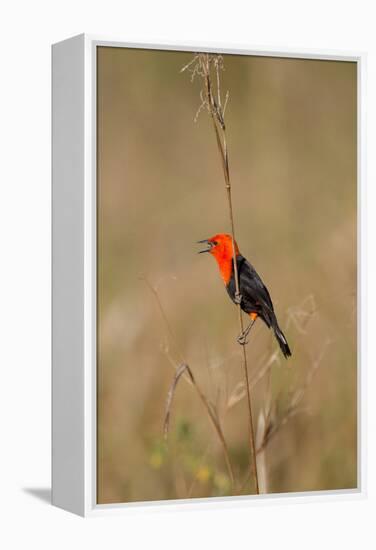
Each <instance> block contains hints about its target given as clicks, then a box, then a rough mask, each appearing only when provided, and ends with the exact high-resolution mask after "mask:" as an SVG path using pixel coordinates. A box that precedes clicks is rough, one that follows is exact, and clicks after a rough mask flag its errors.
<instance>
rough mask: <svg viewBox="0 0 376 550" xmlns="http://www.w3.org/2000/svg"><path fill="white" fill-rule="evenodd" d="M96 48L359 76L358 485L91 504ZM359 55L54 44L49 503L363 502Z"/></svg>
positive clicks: (85, 509) (99, 509) (91, 40)
mask: <svg viewBox="0 0 376 550" xmlns="http://www.w3.org/2000/svg"><path fill="white" fill-rule="evenodd" d="M98 46H111V47H119V48H145V49H159V50H171V49H173V50H179V51H202V52H218V53H232V54H238V55H257V56H278V57H292V58H304V59H325V60H340V61H351V62H355V63H356V64H357V75H358V283H357V284H358V288H357V297H358V305H359V308H358V487H357V489H352V490H338V491H318V492H314V493H295V494H294V493H289V494H288V495H287V494H286V495H285V494H284V495H276V494H274V495H260V496H257V497H254V496H247V497H224V498H206V499H195V500H194V501H192V500H176V501H160V502H143V503H124V504H113V505H110V504H106V505H103V504H100V505H98V504H97V499H96V265H97V257H96V211H97V210H96V209H97V205H96V51H97V47H98ZM365 64H366V56H365V54H364V53H351V54H344V53H342V52H322V51H295V50H284V51H276V50H268V49H265V48H263V49H262V50H261V49H257V48H252V47H251V46H249V45H245V46H244V47H239V46H237V47H236V48H234V47H232V46H231V45H228V44H204V43H200V44H197V43H170V44H145V43H144V44H132V43H126V42H123V41H121V40H119V41H116V40H113V39H104V38H100V37H96V36H89V35H84V34H82V35H79V36H76V37H73V38H70V39H68V40H65V41H63V42H59V43H57V44H54V45H53V47H52V190H53V191H52V217H53V220H52V240H53V251H52V302H53V307H52V502H53V504H54V505H56V506H58V507H61V508H63V509H65V510H68V511H70V512H73V513H76V514H79V515H81V516H92V515H98V514H112V513H115V512H117V513H118V512H119V510H121V511H123V512H128V513H129V512H131V511H132V512H134V511H136V510H142V509H143V508H144V507H146V506H147V507H148V508H152V509H160V507H161V506H163V507H166V506H167V507H169V508H171V509H172V508H173V509H188V508H192V507H193V508H195V509H196V508H197V507H198V506H200V507H211V508H212V507H234V506H250V505H261V504H262V505H265V504H267V503H268V502H270V500H271V499H272V500H273V503H291V502H292V501H317V500H327V499H330V500H333V499H343V498H346V499H349V498H351V499H354V498H363V497H364V496H365V494H366V462H365V461H366V459H365V457H366V451H365V446H366V431H365V410H366V403H365V397H366V392H365V383H366V382H365V381H366V372H365V365H366V360H365V350H366V346H365V319H366V301H365V289H366V281H365V271H366V270H365V257H364V250H365V240H364V239H365V231H364V228H365V147H364V139H365V112H364V104H365V102H364V93H365V92H364V80H365Z"/></svg>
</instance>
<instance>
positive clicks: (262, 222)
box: [98, 48, 357, 503]
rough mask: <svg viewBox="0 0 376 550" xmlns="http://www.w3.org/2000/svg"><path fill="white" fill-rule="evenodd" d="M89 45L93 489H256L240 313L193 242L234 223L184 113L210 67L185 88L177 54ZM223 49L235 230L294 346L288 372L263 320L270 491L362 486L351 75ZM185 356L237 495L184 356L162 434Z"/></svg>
mask: <svg viewBox="0 0 376 550" xmlns="http://www.w3.org/2000/svg"><path fill="white" fill-rule="evenodd" d="M98 59H99V64H98V106H99V113H98V124H99V125H98V145H99V148H98V159H99V167H98V168H99V169H98V175H99V179H98V216H99V217H98V247H99V250H98V268H99V272H98V322H99V325H98V501H99V502H103V503H105V502H126V501H141V500H162V499H169V498H174V499H175V498H188V497H193V498H194V497H208V496H219V495H229V494H234V493H236V494H249V493H250V492H253V491H254V482H253V476H252V474H251V471H250V468H249V462H250V460H249V459H250V453H249V444H248V442H249V438H248V437H247V429H248V427H247V418H248V414H247V397H246V384H245V381H244V376H241V374H242V372H241V371H240V372H239V367H240V366H241V364H242V350H241V349H240V348H239V346H238V345H237V343H236V335H237V333H238V328H237V310H236V308H234V306H233V305H232V304H231V303H230V301H229V300H228V299H227V298H226V297H225V296H224V295H223V287H222V284H221V281H220V279H219V277H218V275H217V274H216V273H215V270H214V266H210V265H208V263H210V261H209V262H204V261H201V257H198V256H196V255H195V252H196V247H195V245H194V242H195V241H197V240H199V239H202V238H203V237H205V236H208V234H210V231H212V230H213V228H215V229H216V231H217V230H218V231H219V232H222V231H223V232H229V231H228V222H226V220H227V216H226V215H225V208H224V207H225V205H226V202H225V200H226V199H225V196H224V195H225V188H224V186H223V169H222V164H221V163H220V162H218V146H217V144H216V139H213V127H212V122H210V118H209V117H208V116H207V111H206V109H205V105H202V107H201V110H200V113H199V116H198V118H197V121H196V124H194V123H193V117H194V115H195V113H196V111H197V106H198V102H201V100H200V99H199V100H198V97H199V94H200V90H201V88H202V77H201V76H199V75H197V76H198V77H199V78H196V77H195V80H194V84H193V85H192V86H190V85H187V78H186V76H185V75H179V70H180V68H181V67H182V66H183V65H184V63H185V64H187V63H189V61H191V59H192V56H191V55H189V54H186V53H181V52H152V51H141V50H122V49H108V48H106V49H99V53H98ZM224 61H225V71H224V72H222V73H221V75H220V78H221V82H220V83H221V85H222V88H223V89H224V90H227V89H229V90H230V91H231V97H230V99H231V101H230V100H228V101H227V105H226V110H225V109H224V106H225V103H226V94H225V93H221V103H222V106H223V111H225V116H226V126H228V130H227V134H228V135H227V138H228V146H229V149H230V153H231V177H232V180H233V202H234V211H235V214H236V232H237V240H238V242H239V244H240V245H241V248H242V250H243V252H244V253H245V255H246V256H247V257H248V258H249V259H250V260H251V261H252V263H253V264H254V265H255V266H256V267H257V269H258V271H259V272H260V274H261V275H262V277H263V279H264V280H265V282H266V284H267V286H268V288H269V289H270V290H271V293H272V297H273V301H274V305H275V308H276V311H277V314H278V318H279V320H280V324H281V327H282V328H283V330H284V332H285V333H286V336H287V338H288V340H289V343H290V342H291V347H292V350H293V357H292V359H291V361H292V368H285V362H284V360H283V358H282V356H281V355H280V352H279V351H278V350H277V349H276V345H275V342H274V341H273V339H272V337H271V335H270V334H269V332H268V331H267V330H266V329H265V327H263V325H262V324H261V323H256V324H255V326H254V328H253V329H252V333H253V334H252V339H251V344H250V345H249V346H248V348H247V352H248V360H249V365H248V367H249V386H250V389H251V395H252V410H253V413H254V420H255V422H254V424H255V426H254V427H255V431H256V447H257V449H258V453H257V465H258V474H259V484H260V492H268V493H273V492H278V493H280V492H289V491H294V492H297V491H312V490H330V489H339V488H347V487H354V486H355V485H356V468H357V464H356V185H355V184H356V70H355V69H353V68H352V66H351V64H343V63H337V62H333V63H332V62H330V63H329V62H317V61H308V60H292V59H291V60H283V59H268V58H256V57H254V58H251V57H239V56H225V57H224ZM187 70H189V69H187ZM213 74H214V73H213ZM214 86H215V87H216V78H215V79H214ZM202 97H203V98H205V95H204V94H202ZM224 222H225V223H224ZM140 273H145V276H146V277H147V279H148V280H149V281H151V282H152V284H153V287H155V288H156V290H157V294H158V297H159V300H160V302H161V303H162V304H163V310H164V312H165V317H166V320H167V323H168V324H169V325H170V329H171V328H172V329H173V337H172V336H171V334H170V333H169V330H168V329H167V328H166V323H165V322H164V321H162V322H161V319H162V317H161V312H160V311H159V310H158V308H157V313H156V309H155V305H156V304H157V299H156V297H155V296H154V295H153V298H152V299H151V295H150V292H148V291H146V289H145V283H144V282H142V281H139V278H138V277H139V274H140ZM203 282H205V284H203ZM328 341H330V344H329V343H327V342H328ZM183 364H186V365H189V367H190V370H191V373H192V375H193V377H194V380H195V381H196V383H197V385H198V387H199V389H200V390H201V392H202V394H203V395H204V396H205V398H206V400H207V402H208V403H210V406H211V409H212V410H213V411H214V412H215V414H216V417H217V419H218V421H219V425H220V428H221V431H222V433H223V436H224V439H225V442H226V444H227V449H228V455H229V459H230V462H231V466H232V470H233V476H234V479H235V490H233V487H232V484H231V479H230V474H229V470H228V467H227V466H226V459H225V455H224V449H223V445H222V443H221V440H220V438H219V436H218V433H217V431H216V429H215V426H214V424H213V422H212V420H211V419H210V416H209V415H208V412H207V409H206V407H205V406H204V404H203V403H202V401H201V400H200V398H199V395H198V392H197V390H196V389H195V387H194V386H193V384H192V382H191V379H190V376H189V374H188V372H187V371H186V370H184V373H183V374H182V375H181V377H180V379H179V382H178V384H177V388H176V392H175V394H174V397H173V404H172V407H171V409H170V423H169V424H170V425H169V432H168V445H166V442H165V440H164V437H163V418H164V413H165V404H166V395H167V394H168V392H169V388H170V387H171V382H172V378H173V376H174V375H175V373H176V369H177V368H179V366H180V365H183ZM315 365H318V366H317V368H314V366H315ZM171 369H173V371H171ZM171 372H173V373H174V374H173V376H171ZM292 405H293V406H292ZM294 409H295V412H294Z"/></svg>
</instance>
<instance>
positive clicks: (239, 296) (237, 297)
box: [234, 292, 242, 305]
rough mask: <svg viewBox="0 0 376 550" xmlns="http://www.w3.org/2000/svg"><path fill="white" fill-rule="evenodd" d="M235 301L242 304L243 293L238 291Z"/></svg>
mask: <svg viewBox="0 0 376 550" xmlns="http://www.w3.org/2000/svg"><path fill="white" fill-rule="evenodd" d="M234 301H235V304H237V305H239V304H241V302H242V295H241V294H240V292H237V293H236V294H235V298H234Z"/></svg>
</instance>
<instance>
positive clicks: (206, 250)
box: [197, 239, 213, 254]
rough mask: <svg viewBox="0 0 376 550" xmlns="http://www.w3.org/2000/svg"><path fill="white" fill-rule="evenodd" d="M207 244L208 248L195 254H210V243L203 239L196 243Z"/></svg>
mask: <svg viewBox="0 0 376 550" xmlns="http://www.w3.org/2000/svg"><path fill="white" fill-rule="evenodd" d="M203 243H205V244H207V245H208V248H205V249H204V250H200V251H199V252H198V253H197V254H203V253H204V252H210V250H211V248H212V246H213V245H212V243H211V242H209V241H208V239H203V240H202V241H197V244H203Z"/></svg>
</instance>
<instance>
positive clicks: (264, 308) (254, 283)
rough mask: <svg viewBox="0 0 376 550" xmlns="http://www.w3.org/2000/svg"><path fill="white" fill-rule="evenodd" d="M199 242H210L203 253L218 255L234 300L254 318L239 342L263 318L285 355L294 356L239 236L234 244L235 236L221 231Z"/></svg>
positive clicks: (244, 342)
mask: <svg viewBox="0 0 376 550" xmlns="http://www.w3.org/2000/svg"><path fill="white" fill-rule="evenodd" d="M198 243H199V244H202V243H205V244H206V245H207V248H205V249H204V250H200V251H199V254H202V253H205V252H208V253H209V254H211V255H212V256H214V258H215V259H216V261H217V264H218V268H219V272H220V275H221V277H222V280H223V282H224V284H225V286H226V289H227V292H228V294H229V296H230V298H231V300H232V301H233V302H234V303H235V304H240V307H241V309H242V310H243V311H244V312H245V313H246V314H248V315H249V316H250V318H251V321H250V323H249V325H248V326H247V327H246V328H245V329H244V330H243V332H242V333H241V334H240V335H239V336H238V342H239V344H241V345H245V344H247V343H248V342H247V336H248V334H249V332H250V330H251V328H252V326H253V324H254V323H255V321H256V319H258V318H260V319H262V321H263V322H264V323H265V324H266V326H267V327H268V328H269V329H272V330H273V332H274V335H275V337H276V340H277V342H278V344H279V346H280V348H281V351H282V353H283V355H284V356H285V358H286V359H287V358H288V357H290V356H291V350H290V347H289V345H288V343H287V340H286V337H285V335H284V334H283V332H282V330H281V329H280V327H279V324H278V321H277V317H276V314H275V312H274V307H273V302H272V299H271V297H270V294H269V291H268V289H267V288H266V286H265V285H264V283H263V281H262V279H261V277H260V276H259V275H258V273H257V271H256V270H255V268H254V267H253V265H252V264H251V263H250V262H249V261H248V260H246V258H244V256H242V255H241V253H240V251H239V247H238V245H237V243H236V241H235V240H234V244H233V239H232V236H231V235H228V234H226V233H218V234H217V235H214V237H210V238H209V239H203V240H201V241H198ZM234 250H235V255H236V265H237V270H238V280H239V294H237V292H236V284H235V275H234V260H233V258H234Z"/></svg>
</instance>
